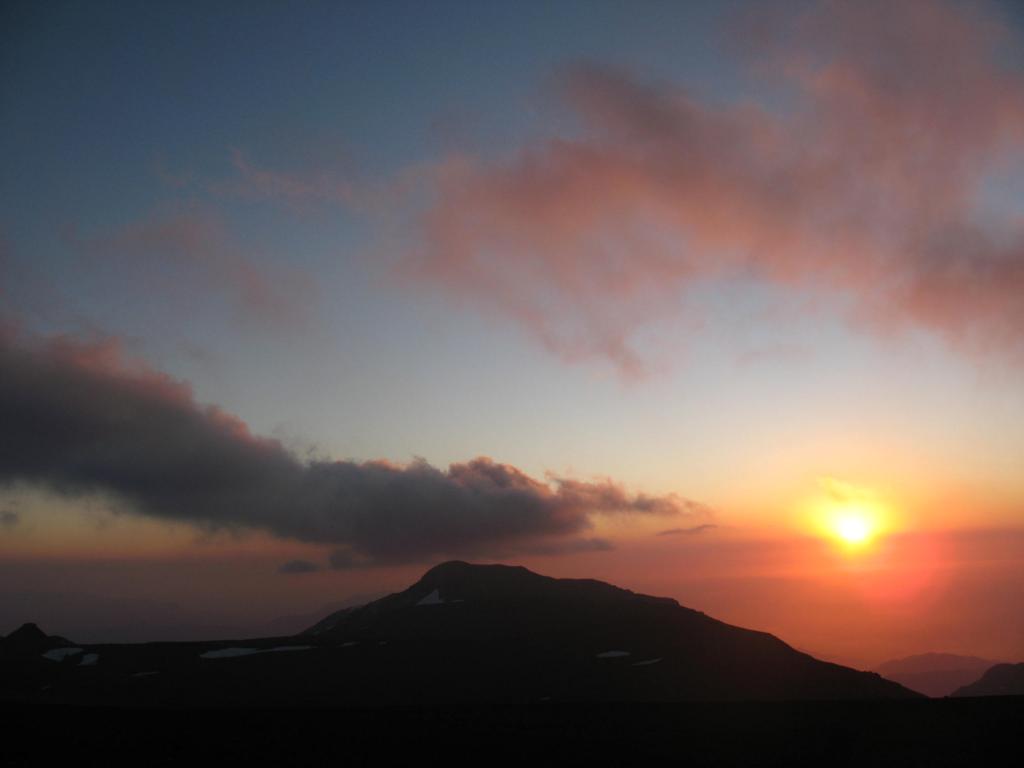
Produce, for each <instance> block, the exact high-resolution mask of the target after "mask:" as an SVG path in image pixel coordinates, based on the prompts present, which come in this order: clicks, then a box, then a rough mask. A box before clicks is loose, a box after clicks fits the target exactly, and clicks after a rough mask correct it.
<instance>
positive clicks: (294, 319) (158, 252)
mask: <svg viewBox="0 0 1024 768" xmlns="http://www.w3.org/2000/svg"><path fill="white" fill-rule="evenodd" d="M69 240H70V242H71V243H72V245H73V246H74V247H76V248H77V249H78V251H79V252H80V253H82V254H83V255H85V256H86V257H87V258H89V259H92V260H94V261H96V262H99V263H102V264H104V265H105V267H107V268H109V267H110V266H111V265H116V266H117V267H118V269H121V270H123V271H124V272H125V273H126V274H129V275H131V276H133V278H134V280H133V285H135V286H137V288H138V289H139V290H149V291H154V290H160V288H159V286H161V285H165V284H166V285H171V286H173V288H174V291H175V294H179V295H180V294H181V293H182V292H183V291H184V292H187V293H188V295H189V296H190V297H192V296H194V295H195V293H196V292H198V291H201V290H202V291H209V290H210V289H213V290H214V291H216V292H217V293H219V294H220V295H223V296H226V297H227V298H228V299H229V301H230V302H231V303H232V304H233V305H234V307H235V309H236V311H238V312H239V314H241V315H242V316H244V317H246V318H249V319H255V320H257V321H260V322H261V323H264V324H269V325H286V326H290V325H296V324H299V325H301V324H302V323H304V322H305V320H306V313H307V311H308V307H309V306H310V302H311V296H312V295H313V292H314V289H313V285H312V282H311V281H310V280H309V279H308V277H307V276H306V275H304V274H303V273H302V272H300V271H298V270H296V269H293V268H282V267H280V266H272V265H269V264H265V263H262V262H261V261H260V260H258V259H257V258H256V256H257V254H254V253H251V252H248V251H247V249H246V248H245V247H243V245H242V244H241V243H239V242H238V241H237V239H236V238H235V237H234V235H233V234H232V233H231V231H230V230H229V229H228V227H227V226H226V225H225V223H224V222H223V220H222V219H221V218H220V216H218V215H217V214H215V213H213V212H212V211H209V210H205V209H202V208H200V207H196V206H190V207H186V208H183V209H176V210H160V211H156V212H154V213H153V214H151V215H150V216H148V217H147V218H145V219H142V220H140V221H136V222H133V223H131V224H128V225H126V226H124V227H121V228H120V229H118V230H115V231H111V232H107V233H103V234H97V235H90V236H86V237H83V236H80V235H79V234H78V233H77V232H75V231H71V232H69ZM168 267H169V268H170V269H172V270H174V272H175V276H176V277H177V278H179V279H178V280H171V281H168V280H166V279H164V278H163V277H162V275H161V273H162V272H163V271H164V270H165V269H166V268H168ZM180 279H185V280H188V281H189V284H190V286H191V289H190V290H188V289H185V288H183V286H182V284H181V282H180Z"/></svg>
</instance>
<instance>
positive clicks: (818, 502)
mask: <svg viewBox="0 0 1024 768" xmlns="http://www.w3.org/2000/svg"><path fill="white" fill-rule="evenodd" d="M819 485H820V487H821V489H822V490H823V491H824V494H822V495H819V496H818V497H817V498H816V499H815V500H814V501H812V502H811V503H810V509H809V510H808V511H809V517H810V520H809V522H810V523H811V525H812V527H813V528H814V529H815V530H816V531H817V532H818V533H819V535H821V536H823V537H825V538H828V539H832V540H833V541H836V542H837V543H839V544H840V545H842V548H843V549H844V550H845V551H847V552H851V553H852V552H856V551H859V550H862V549H864V548H865V547H867V546H869V545H870V544H871V543H872V542H873V541H875V540H876V539H877V538H878V537H879V536H880V535H881V534H882V533H884V532H886V531H887V530H890V529H891V527H892V520H891V517H892V516H891V514H890V513H889V512H888V509H887V507H886V506H885V505H884V504H883V503H882V502H881V501H880V500H879V499H878V498H877V496H876V495H875V494H874V492H873V491H871V490H869V489H867V488H862V487H859V486H854V485H850V484H848V483H842V482H840V481H837V480H832V479H827V480H822V481H819Z"/></svg>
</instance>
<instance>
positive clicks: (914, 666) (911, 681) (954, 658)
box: [875, 653, 999, 698]
mask: <svg viewBox="0 0 1024 768" xmlns="http://www.w3.org/2000/svg"><path fill="white" fill-rule="evenodd" d="M998 663H999V662H997V661H992V660H990V659H982V658H978V657H977V656H959V655H957V654H954V653H922V654H918V655H915V656H907V657H906V658H903V659H894V660H893V661H887V662H885V663H884V664H880V665H879V666H877V667H875V671H876V672H878V674H880V675H882V677H885V678H888V679H889V680H895V681H896V682H897V683H900V684H901V685H905V686H906V687H907V688H910V689H911V690H913V691H918V692H920V693H923V694H925V695H926V696H931V697H933V698H938V697H941V696H949V695H950V694H952V693H953V692H954V691H955V690H957V689H958V688H960V687H962V686H964V685H967V684H968V683H973V682H974V681H975V680H977V679H978V678H979V677H980V676H981V675H982V673H984V672H985V670H987V669H989V668H991V667H993V666H995V665H996V664H998Z"/></svg>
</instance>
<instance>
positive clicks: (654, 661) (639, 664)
mask: <svg viewBox="0 0 1024 768" xmlns="http://www.w3.org/2000/svg"><path fill="white" fill-rule="evenodd" d="M660 661H661V657H660V656H659V657H658V658H656V659H646V660H644V661H634V662H633V664H632V666H634V667H649V666H650V665H651V664H657V663H658V662H660Z"/></svg>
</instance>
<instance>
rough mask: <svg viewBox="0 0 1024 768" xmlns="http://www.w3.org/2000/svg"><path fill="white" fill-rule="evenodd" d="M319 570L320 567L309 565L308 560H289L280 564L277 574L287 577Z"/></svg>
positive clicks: (314, 564)
mask: <svg viewBox="0 0 1024 768" xmlns="http://www.w3.org/2000/svg"><path fill="white" fill-rule="evenodd" d="M319 570H320V566H319V565H317V564H316V563H311V562H310V561H309V560H289V561H288V562H287V563H282V564H281V566H280V567H279V568H278V569H277V572H278V573H283V574H287V575H295V574H301V573H316V572H317V571H319Z"/></svg>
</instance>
